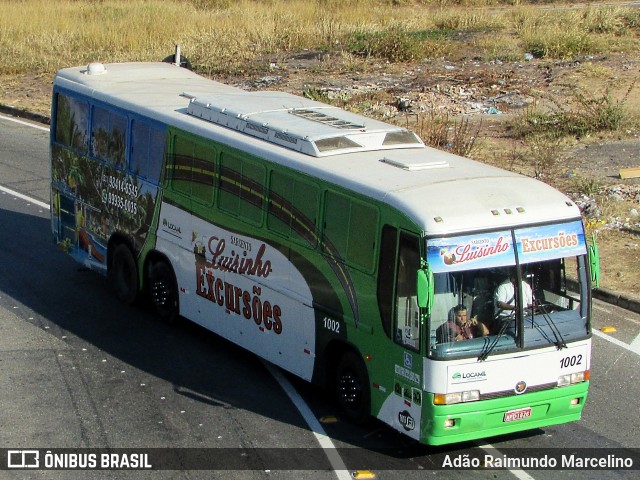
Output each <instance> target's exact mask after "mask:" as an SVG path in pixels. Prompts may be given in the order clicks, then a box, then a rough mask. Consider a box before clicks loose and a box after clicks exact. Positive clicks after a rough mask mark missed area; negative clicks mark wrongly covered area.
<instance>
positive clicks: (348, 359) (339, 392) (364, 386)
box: [335, 352, 371, 424]
mask: <svg viewBox="0 0 640 480" xmlns="http://www.w3.org/2000/svg"><path fill="white" fill-rule="evenodd" d="M335 393H336V400H337V402H338V410H339V412H340V414H341V415H342V416H343V417H345V418H347V419H348V420H350V421H352V422H354V423H360V424H361V423H364V422H365V421H366V420H367V419H368V418H369V416H370V414H371V390H370V388H369V375H368V373H367V369H366V367H365V365H364V362H363V361H362V359H361V358H360V357H359V356H358V355H356V354H355V353H354V352H346V353H345V354H344V355H342V358H341V359H340V363H338V367H337V369H336V380H335Z"/></svg>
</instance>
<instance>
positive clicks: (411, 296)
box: [395, 233, 420, 351]
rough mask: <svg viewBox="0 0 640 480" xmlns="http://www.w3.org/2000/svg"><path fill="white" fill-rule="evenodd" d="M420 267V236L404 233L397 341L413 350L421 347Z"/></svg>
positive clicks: (397, 277)
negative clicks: (418, 294)
mask: <svg viewBox="0 0 640 480" xmlns="http://www.w3.org/2000/svg"><path fill="white" fill-rule="evenodd" d="M419 267H420V250H419V240H418V237H416V236H414V235H409V234H406V233H402V234H401V235H400V248H399V250H398V267H397V275H396V295H395V303H396V330H395V331H396V338H395V340H396V342H398V343H400V344H401V345H404V346H405V347H409V348H411V349H412V350H416V351H418V350H419V349H420V311H419V309H418V301H417V286H416V272H417V271H418V268H419Z"/></svg>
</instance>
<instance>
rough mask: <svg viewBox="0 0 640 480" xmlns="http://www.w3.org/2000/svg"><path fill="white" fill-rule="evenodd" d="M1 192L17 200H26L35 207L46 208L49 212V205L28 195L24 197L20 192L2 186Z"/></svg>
mask: <svg viewBox="0 0 640 480" xmlns="http://www.w3.org/2000/svg"><path fill="white" fill-rule="evenodd" d="M0 192H4V193H6V194H8V195H13V196H14V197H16V198H20V199H21V200H25V201H27V202H30V203H33V204H34V205H38V206H39V207H42V208H45V209H47V210H49V204H48V203H45V202H41V201H40V200H36V199H35V198H31V197H29V196H27V195H24V194H22V193H20V192H16V191H15V190H11V189H10V188H7V187H3V186H2V185H0Z"/></svg>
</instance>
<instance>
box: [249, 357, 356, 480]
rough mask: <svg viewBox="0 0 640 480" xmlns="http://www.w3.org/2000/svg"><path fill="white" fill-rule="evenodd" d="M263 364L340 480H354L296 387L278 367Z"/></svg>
mask: <svg viewBox="0 0 640 480" xmlns="http://www.w3.org/2000/svg"><path fill="white" fill-rule="evenodd" d="M262 363H263V364H264V366H265V367H266V368H267V370H269V373H271V375H273V378H275V379H276V380H277V381H278V383H279V384H280V386H281V387H282V389H283V390H284V391H285V393H286V394H287V395H288V396H289V398H290V399H291V401H292V402H293V404H294V405H295V407H296V408H297V409H298V411H299V412H300V415H302V418H304V421H305V422H307V425H308V426H309V428H310V429H311V431H312V432H313V435H314V436H315V437H316V439H317V440H318V443H319V444H320V446H321V447H322V448H323V449H324V450H325V454H326V455H327V458H328V459H329V462H330V463H331V466H332V467H333V470H334V472H335V474H336V476H337V477H338V480H353V477H352V476H351V474H350V473H349V471H348V470H347V467H346V465H345V464H344V461H343V460H342V457H340V454H339V453H338V450H337V449H336V447H335V445H334V444H333V442H332V441H331V438H330V437H329V436H328V435H327V434H326V432H325V431H324V428H322V425H320V422H319V421H318V419H317V418H316V417H315V415H314V414H313V412H312V411H311V409H310V408H309V406H308V405H307V404H306V403H305V401H304V400H303V399H302V397H301V396H300V394H299V393H298V392H297V391H296V389H295V388H294V386H293V385H291V382H289V380H287V378H286V377H285V376H284V375H283V374H282V372H281V371H280V370H279V369H278V368H277V367H275V366H273V365H272V364H270V363H267V362H262Z"/></svg>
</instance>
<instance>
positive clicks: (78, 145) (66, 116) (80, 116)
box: [55, 93, 89, 153]
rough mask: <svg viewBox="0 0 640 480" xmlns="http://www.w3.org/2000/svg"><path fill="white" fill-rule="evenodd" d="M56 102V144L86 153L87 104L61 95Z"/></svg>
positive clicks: (59, 94)
mask: <svg viewBox="0 0 640 480" xmlns="http://www.w3.org/2000/svg"><path fill="white" fill-rule="evenodd" d="M56 101H57V109H56V118H55V122H56V130H55V135H56V142H58V143H61V144H63V145H66V146H67V147H71V148H74V149H76V150H79V151H80V152H82V153H84V152H86V151H87V131H88V118H89V115H88V111H89V104H88V103H87V102H85V101H84V100H79V99H77V98H73V97H69V96H67V95H64V94H62V93H58V95H57V99H56Z"/></svg>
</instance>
